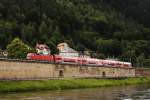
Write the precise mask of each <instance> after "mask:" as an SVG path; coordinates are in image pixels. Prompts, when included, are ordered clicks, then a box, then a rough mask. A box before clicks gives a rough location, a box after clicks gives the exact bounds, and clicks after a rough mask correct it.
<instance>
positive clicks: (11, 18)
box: [0, 0, 150, 62]
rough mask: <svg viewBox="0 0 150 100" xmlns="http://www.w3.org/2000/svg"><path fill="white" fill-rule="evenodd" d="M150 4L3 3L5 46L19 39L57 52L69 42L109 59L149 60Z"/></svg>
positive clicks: (79, 0) (94, 0)
mask: <svg viewBox="0 0 150 100" xmlns="http://www.w3.org/2000/svg"><path fill="white" fill-rule="evenodd" d="M149 5H150V2H149V0H125V1H124V0H0V48H1V49H5V48H6V45H7V44H8V43H10V41H12V40H13V38H14V37H19V38H21V39H22V40H23V41H24V42H25V43H27V44H28V45H30V46H33V47H34V46H35V44H36V43H37V42H40V43H46V44H47V45H48V46H49V47H50V48H51V49H52V52H53V53H56V45H57V44H58V43H60V42H67V43H69V44H70V45H71V46H72V47H73V48H75V49H77V50H79V51H82V50H89V51H94V52H96V53H98V54H97V55H100V57H101V56H102V57H103V58H104V57H108V56H109V57H118V58H120V59H122V60H125V61H132V62H137V60H138V59H139V58H140V59H141V58H143V59H150V46H149V45H150V28H149V27H150V21H149V19H150V13H149Z"/></svg>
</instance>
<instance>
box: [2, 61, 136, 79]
mask: <svg viewBox="0 0 150 100" xmlns="http://www.w3.org/2000/svg"><path fill="white" fill-rule="evenodd" d="M134 76H135V69H127V68H109V67H94V66H77V65H68V64H49V63H35V62H17V61H5V60H1V61H0V79H42V78H43V79H46V78H58V77H65V78H70V77H74V78H84V77H134Z"/></svg>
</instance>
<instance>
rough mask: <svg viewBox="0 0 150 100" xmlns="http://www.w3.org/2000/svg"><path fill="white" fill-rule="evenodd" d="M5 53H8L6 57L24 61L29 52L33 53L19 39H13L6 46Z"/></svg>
mask: <svg viewBox="0 0 150 100" xmlns="http://www.w3.org/2000/svg"><path fill="white" fill-rule="evenodd" d="M6 51H7V52H8V57H10V58H19V59H25V58H26V55H27V54H28V53H29V52H34V50H33V49H32V48H31V47H29V46H28V45H26V44H25V43H23V42H22V41H21V40H20V39H19V38H15V39H14V40H13V41H12V42H11V43H10V44H8V45H7V49H6Z"/></svg>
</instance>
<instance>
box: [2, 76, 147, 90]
mask: <svg viewBox="0 0 150 100" xmlns="http://www.w3.org/2000/svg"><path fill="white" fill-rule="evenodd" d="M146 83H150V78H127V79H121V80H113V79H62V80H40V81H0V92H25V91H39V90H64V89H77V88H96V87H106V86H124V85H138V84H146Z"/></svg>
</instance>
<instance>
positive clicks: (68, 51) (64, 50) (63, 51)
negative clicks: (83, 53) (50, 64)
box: [57, 43, 79, 57]
mask: <svg viewBox="0 0 150 100" xmlns="http://www.w3.org/2000/svg"><path fill="white" fill-rule="evenodd" d="M57 49H58V50H59V55H61V56H65V57H79V53H78V52H77V51H76V50H74V49H72V48H70V47H69V45H68V44H67V43H60V44H58V45H57Z"/></svg>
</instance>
